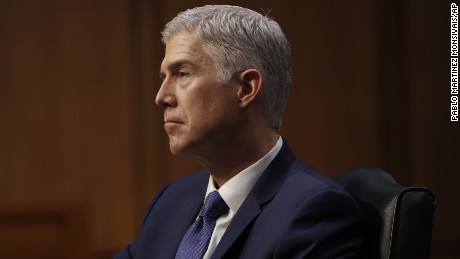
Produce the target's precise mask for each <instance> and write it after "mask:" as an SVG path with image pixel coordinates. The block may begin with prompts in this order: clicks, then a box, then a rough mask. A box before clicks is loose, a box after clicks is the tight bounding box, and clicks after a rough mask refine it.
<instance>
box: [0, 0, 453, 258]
mask: <svg viewBox="0 0 460 259" xmlns="http://www.w3.org/2000/svg"><path fill="white" fill-rule="evenodd" d="M211 2H212V3H214V4H234V5H241V6H245V7H249V8H252V9H254V10H257V11H262V12H267V13H269V15H270V16H271V17H274V18H275V19H276V20H277V21H278V22H279V23H280V24H281V26H282V27H283V29H284V31H285V33H286V34H287V36H288V38H289V40H290V42H291V45H292V49H293V60H294V64H293V65H294V85H293V88H292V91H291V96H290V100H289V104H288V108H287V111H286V114H285V116H284V120H283V126H282V130H281V134H282V135H283V136H284V137H285V138H286V139H287V141H288V142H289V144H290V146H291V147H292V149H293V150H294V151H295V153H296V154H297V156H298V157H299V158H301V159H303V160H306V161H307V162H309V163H311V164H313V165H314V166H315V167H316V168H317V169H318V170H319V171H322V172H324V173H325V174H327V175H329V176H334V175H337V174H339V173H341V172H343V171H347V170H350V169H352V168H355V167H364V166H374V167H382V168H384V169H386V170H388V171H389V172H391V173H392V174H393V175H394V176H395V178H396V179H398V180H399V181H400V182H401V183H403V184H405V185H423V186H427V187H429V188H430V189H432V190H433V191H434V192H435V194H436V196H437V198H438V209H437V212H436V217H435V219H436V221H435V225H434V231H433V249H432V250H433V252H432V254H433V256H432V258H435V259H451V258H458V257H459V255H460V253H459V252H458V251H457V249H455V248H456V247H458V246H460V222H459V221H458V218H460V208H459V206H458V204H459V203H458V198H459V195H458V194H457V192H456V189H457V188H456V186H457V185H458V184H460V177H459V173H460V166H459V159H458V157H460V153H459V151H458V147H459V144H460V138H459V136H458V134H459V132H460V130H459V128H460V127H459V124H458V123H451V122H450V119H449V118H450V117H449V111H450V106H449V103H450V102H449V98H450V85H449V75H450V72H449V69H450V63H449V55H450V52H449V43H450V40H449V23H450V18H449V13H450V2H449V1H427V2H423V3H422V2H421V1H415V0H406V1H397V0H391V1H383V0H373V1H365V0H359V1H339V0H334V1H314V0H308V1H290V2H289V3H288V2H286V1H281V0H270V1H262V0H253V1H243V0H239V1H236V0H235V1H223V0H220V1H198V0H194V1H180V0H168V1H166V0H157V1H156V0H154V1H149V0H113V1H109V0H21V1H15V0H1V1H0V206H2V208H6V209H7V207H11V206H12V207H15V208H16V207H17V206H21V204H28V205H27V206H25V205H23V206H24V207H28V206H29V205H30V204H36V205H37V204H38V205H43V204H48V205H49V206H48V205H43V211H47V210H49V208H55V207H65V208H68V206H73V205H75V204H78V206H77V205H75V206H76V207H78V208H84V210H83V211H85V212H86V216H85V215H84V213H83V214H81V215H82V217H87V218H88V220H87V221H81V222H87V227H88V230H89V231H88V236H87V240H88V249H89V251H91V253H92V254H93V255H94V256H93V257H94V258H96V257H97V256H98V255H99V257H100V258H103V257H104V256H103V255H106V256H107V257H108V258H110V255H111V254H112V253H113V252H114V251H116V250H118V249H120V248H121V247H122V246H124V245H125V244H126V243H127V242H129V241H130V240H132V239H133V237H134V236H135V234H136V233H137V231H138V229H139V223H140V219H141V217H142V214H143V210H144V208H145V207H146V206H147V204H148V202H149V200H150V199H151V198H152V197H153V195H154V194H155V193H156V192H157V191H158V190H159V189H160V188H161V187H162V186H163V185H164V184H165V183H167V182H169V181H171V180H173V179H176V178H178V177H180V176H183V175H186V174H189V173H190V172H191V171H195V170H198V169H200V168H201V166H200V165H196V164H194V163H191V162H189V161H185V160H183V159H181V158H177V157H173V156H172V155H170V154H169V148H168V145H167V139H166V135H165V133H164V131H163V128H162V123H161V122H162V111H161V109H160V108H158V107H155V105H154V97H155V94H156V91H157V89H158V87H159V79H158V70H159V64H160V62H161V59H162V56H163V46H162V44H161V42H160V31H161V29H162V28H163V26H164V24H165V23H166V22H167V21H168V20H170V19H171V18H172V17H174V15H175V14H176V13H177V12H179V11H182V10H185V9H186V8H191V7H194V6H200V5H204V4H209V3H211ZM56 204H58V206H55V205H56ZM30 206H33V207H34V210H32V212H31V213H37V212H36V208H35V205H30ZM39 207H40V206H39ZM53 210H54V209H53ZM34 211H35V212H34ZM0 223H1V222H0ZM82 224H83V223H82Z"/></svg>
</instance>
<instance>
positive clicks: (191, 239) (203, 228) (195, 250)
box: [176, 191, 228, 259]
mask: <svg viewBox="0 0 460 259" xmlns="http://www.w3.org/2000/svg"><path fill="white" fill-rule="evenodd" d="M227 211H228V206H227V204H226V203H225V201H224V200H223V199H222V197H220V194H219V192H218V191H213V192H210V193H209V194H208V196H207V197H206V200H205V202H204V205H203V208H202V209H201V213H200V215H199V216H198V218H197V219H196V220H195V222H194V223H193V224H192V225H191V226H190V227H189V229H188V230H187V232H186V233H185V235H184V237H183V239H182V242H181V243H180V245H179V249H178V250H177V253H176V259H201V258H203V256H204V253H205V252H206V250H207V249H208V245H209V240H210V239H211V235H212V232H213V231H214V227H215V226H216V220H217V219H218V218H219V217H220V216H222V215H223V214H224V213H225V212H227Z"/></svg>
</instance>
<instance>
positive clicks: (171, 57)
mask: <svg viewBox="0 0 460 259" xmlns="http://www.w3.org/2000/svg"><path fill="white" fill-rule="evenodd" d="M178 62H180V63H189V64H192V65H196V66H207V65H210V64H211V63H212V61H211V58H210V57H209V56H208V55H207V54H206V53H205V52H204V51H203V47H202V42H201V40H200V39H199V38H198V37H197V36H195V35H193V34H192V33H190V32H185V31H184V32H179V33H177V34H176V35H174V36H172V37H171V38H170V39H169V41H168V42H166V48H165V56H164V59H163V62H162V63H161V71H166V70H168V67H169V66H170V65H171V64H176V63H178Z"/></svg>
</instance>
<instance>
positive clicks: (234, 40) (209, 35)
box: [162, 5, 292, 129]
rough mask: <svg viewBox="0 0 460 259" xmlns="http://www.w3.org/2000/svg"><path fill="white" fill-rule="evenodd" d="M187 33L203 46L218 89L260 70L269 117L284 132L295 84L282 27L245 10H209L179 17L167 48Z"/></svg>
mask: <svg viewBox="0 0 460 259" xmlns="http://www.w3.org/2000/svg"><path fill="white" fill-rule="evenodd" d="M182 31H188V32H191V33H194V34H195V35H197V36H198V37H199V38H200V39H201V40H202V42H203V51H204V52H205V53H206V54H207V55H209V56H210V57H211V59H212V60H213V62H214V65H215V66H216V70H217V78H218V80H219V83H221V84H223V85H225V84H227V83H228V82H229V80H230V79H231V78H232V76H233V75H235V73H238V72H241V71H244V70H245V69H248V68H255V69H257V70H259V72H260V73H261V74H262V77H263V80H264V81H263V82H264V85H263V87H262V90H261V97H262V99H263V106H264V111H265V116H266V118H267V119H268V120H269V122H270V123H271V126H272V127H274V128H276V129H279V127H280V126H281V115H282V113H283V112H284V109H285V107H286V103H287V98H288V95H289V89H290V87H291V83H292V62H291V49H290V46H289V42H288V40H287V38H286V36H285V35H284V33H283V32H282V30H281V27H280V26H279V25H278V23H277V22H275V21H274V20H272V19H270V18H268V17H266V16H263V15H261V14H260V13H258V12H255V11H252V10H249V9H246V8H242V7H237V6H228V5H207V6H203V7H197V8H193V9H189V10H186V11H184V12H182V13H179V14H178V15H177V16H176V17H175V18H174V19H173V20H171V21H170V22H169V23H168V24H166V26H165V29H164V30H163V32H162V37H163V38H162V41H163V43H165V44H166V43H167V42H168V41H169V39H170V38H171V37H172V36H174V35H175V34H177V33H179V32H182Z"/></svg>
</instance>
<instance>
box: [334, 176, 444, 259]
mask: <svg viewBox="0 0 460 259" xmlns="http://www.w3.org/2000/svg"><path fill="white" fill-rule="evenodd" d="M336 181H337V182H339V183H340V184H341V185H343V186H344V187H345V188H346V189H347V190H348V191H349V192H350V194H351V195H352V196H353V197H354V198H355V199H356V201H357V202H358V203H359V205H360V206H361V208H362V210H363V216H364V217H363V232H364V245H363V251H362V258H363V259H378V258H382V259H383V258H385V259H412V258H414V259H425V258H429V257H430V244H431V232H432V227H433V217H434V210H435V206H436V199H435V197H434V195H433V193H432V192H431V191H430V190H428V189H427V188H424V187H403V186H401V185H399V184H398V183H397V182H396V181H395V180H394V179H393V177H391V176H390V175H389V174H388V173H387V172H385V171H383V170H380V169H376V168H362V169H356V170H353V171H351V172H347V173H344V174H341V175H339V176H338V177H336Z"/></svg>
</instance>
